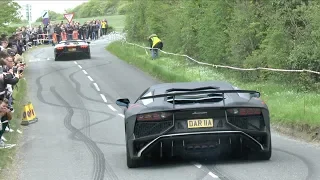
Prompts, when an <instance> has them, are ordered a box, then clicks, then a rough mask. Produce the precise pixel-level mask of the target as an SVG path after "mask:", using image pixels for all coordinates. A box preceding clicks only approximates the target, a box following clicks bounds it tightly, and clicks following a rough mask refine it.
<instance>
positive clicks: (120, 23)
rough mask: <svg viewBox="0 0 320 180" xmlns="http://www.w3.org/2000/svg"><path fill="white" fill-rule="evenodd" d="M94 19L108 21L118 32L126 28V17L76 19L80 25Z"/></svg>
mask: <svg viewBox="0 0 320 180" xmlns="http://www.w3.org/2000/svg"><path fill="white" fill-rule="evenodd" d="M93 19H99V20H102V19H107V21H108V23H109V25H110V26H112V27H114V28H115V30H116V31H122V29H123V28H124V21H125V15H113V16H99V17H92V18H77V19H74V21H76V22H80V24H83V23H84V22H86V21H91V20H93ZM63 21H64V22H67V20H66V19H63ZM52 22H61V20H57V21H52ZM31 25H32V26H38V25H43V23H42V22H34V23H32V24H31ZM10 26H11V27H21V26H28V24H26V23H21V24H10Z"/></svg>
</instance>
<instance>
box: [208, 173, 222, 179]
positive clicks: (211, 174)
mask: <svg viewBox="0 0 320 180" xmlns="http://www.w3.org/2000/svg"><path fill="white" fill-rule="evenodd" d="M208 175H209V176H211V177H213V178H215V179H218V178H219V177H218V176H217V175H215V174H213V172H211V171H210V172H209V173H208Z"/></svg>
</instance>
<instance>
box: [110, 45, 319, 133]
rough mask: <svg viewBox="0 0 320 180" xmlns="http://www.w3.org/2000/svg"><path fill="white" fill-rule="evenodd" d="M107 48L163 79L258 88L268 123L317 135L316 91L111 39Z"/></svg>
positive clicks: (317, 109)
mask: <svg viewBox="0 0 320 180" xmlns="http://www.w3.org/2000/svg"><path fill="white" fill-rule="evenodd" d="M107 50H108V51H110V52H111V53H112V54H114V55H116V56H117V57H119V58H120V59H122V60H124V61H127V62H128V63H130V64H132V65H135V66H137V67H138V68H140V69H142V70H143V71H145V72H147V73H149V74H150V75H152V76H154V77H155V78H157V79H160V80H161V81H164V82H176V81H182V82H186V81H205V80H226V81H229V82H231V83H233V84H235V85H236V86H238V87H240V88H242V89H252V90H258V91H260V92H261V94H262V99H263V100H265V101H266V103H267V104H268V106H269V108H270V113H271V118H272V124H274V125H276V127H278V128H279V127H280V126H279V125H281V126H282V127H289V128H291V129H296V131H304V132H307V134H308V135H310V136H309V137H311V136H312V138H313V139H314V138H317V139H320V136H319V134H320V132H319V129H320V128H319V127H320V118H319V114H320V103H319V102H320V95H319V94H317V93H302V92H300V93H298V92H296V91H295V89H294V88H293V87H290V86H287V85H282V84H277V83H273V82H261V83H258V82H255V83H244V82H241V81H239V80H237V79H236V78H233V77H232V76H228V75H227V73H228V72H227V70H223V69H217V68H213V67H208V66H201V65H198V64H195V63H193V62H190V61H189V60H186V59H185V58H183V57H178V56H173V55H166V54H163V53H161V54H160V58H159V59H157V60H155V61H153V60H151V58H150V52H148V51H146V50H144V49H142V48H139V47H136V46H132V45H128V44H122V43H121V42H113V43H111V44H110V45H109V46H108V47H107ZM314 135H316V136H317V137H315V136H314Z"/></svg>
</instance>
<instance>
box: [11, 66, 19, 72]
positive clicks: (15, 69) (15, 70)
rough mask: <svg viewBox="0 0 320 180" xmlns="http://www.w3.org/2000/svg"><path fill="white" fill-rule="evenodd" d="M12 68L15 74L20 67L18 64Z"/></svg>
mask: <svg viewBox="0 0 320 180" xmlns="http://www.w3.org/2000/svg"><path fill="white" fill-rule="evenodd" d="M12 70H13V73H14V74H16V73H18V68H17V67H16V66H14V67H13V68H12Z"/></svg>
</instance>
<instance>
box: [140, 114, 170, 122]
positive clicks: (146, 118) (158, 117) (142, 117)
mask: <svg viewBox="0 0 320 180" xmlns="http://www.w3.org/2000/svg"><path fill="white" fill-rule="evenodd" d="M171 116H172V113H168V112H154V113H146V114H138V115H137V121H160V120H166V119H168V118H170V117H171Z"/></svg>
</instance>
